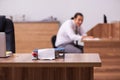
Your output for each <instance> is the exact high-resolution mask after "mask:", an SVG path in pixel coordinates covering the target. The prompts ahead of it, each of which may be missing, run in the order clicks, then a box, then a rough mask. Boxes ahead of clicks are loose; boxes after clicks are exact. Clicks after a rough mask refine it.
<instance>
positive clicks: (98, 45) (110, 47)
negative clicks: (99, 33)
mask: <svg viewBox="0 0 120 80" xmlns="http://www.w3.org/2000/svg"><path fill="white" fill-rule="evenodd" d="M83 42H84V52H85V53H91V52H94V53H100V55H102V54H101V53H103V54H106V53H120V40H117V39H100V40H84V41H83Z"/></svg>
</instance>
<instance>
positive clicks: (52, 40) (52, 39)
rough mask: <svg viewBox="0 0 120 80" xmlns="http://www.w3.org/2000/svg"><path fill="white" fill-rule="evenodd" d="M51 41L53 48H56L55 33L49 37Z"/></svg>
mask: <svg viewBox="0 0 120 80" xmlns="http://www.w3.org/2000/svg"><path fill="white" fill-rule="evenodd" d="M51 42H52V46H53V48H56V46H55V42H56V35H53V36H52V38H51Z"/></svg>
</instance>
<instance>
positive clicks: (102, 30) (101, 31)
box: [87, 22, 120, 40]
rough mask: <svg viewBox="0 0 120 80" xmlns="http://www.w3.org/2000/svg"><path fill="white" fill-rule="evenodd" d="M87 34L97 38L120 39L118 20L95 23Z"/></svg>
mask: <svg viewBox="0 0 120 80" xmlns="http://www.w3.org/2000/svg"><path fill="white" fill-rule="evenodd" d="M87 34H88V35H90V36H94V37H98V38H109V39H117V40H120V22H113V23H107V24H97V25H95V26H94V27H93V28H92V29H91V30H89V31H88V32H87Z"/></svg>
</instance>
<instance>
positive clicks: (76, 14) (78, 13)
mask: <svg viewBox="0 0 120 80" xmlns="http://www.w3.org/2000/svg"><path fill="white" fill-rule="evenodd" d="M77 16H82V17H84V16H83V14H82V13H80V12H77V13H75V15H74V17H72V18H71V19H74V18H77Z"/></svg>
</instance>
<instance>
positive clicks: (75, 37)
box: [55, 20, 86, 46]
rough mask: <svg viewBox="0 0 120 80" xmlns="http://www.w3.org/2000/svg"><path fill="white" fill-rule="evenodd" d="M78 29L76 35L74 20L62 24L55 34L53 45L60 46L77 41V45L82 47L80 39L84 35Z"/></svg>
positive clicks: (80, 29) (81, 30) (80, 28)
mask: <svg viewBox="0 0 120 80" xmlns="http://www.w3.org/2000/svg"><path fill="white" fill-rule="evenodd" d="M78 28H79V29H78V34H76V33H75V30H76V25H75V22H74V20H67V21H66V22H64V23H63V24H62V25H61V27H60V29H59V31H58V33H57V39H56V43H55V45H56V46H60V45H62V44H69V43H74V42H75V41H78V44H79V45H83V43H81V38H82V36H83V35H84V36H85V35H86V34H85V33H84V31H83V29H82V27H81V26H80V27H78Z"/></svg>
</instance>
